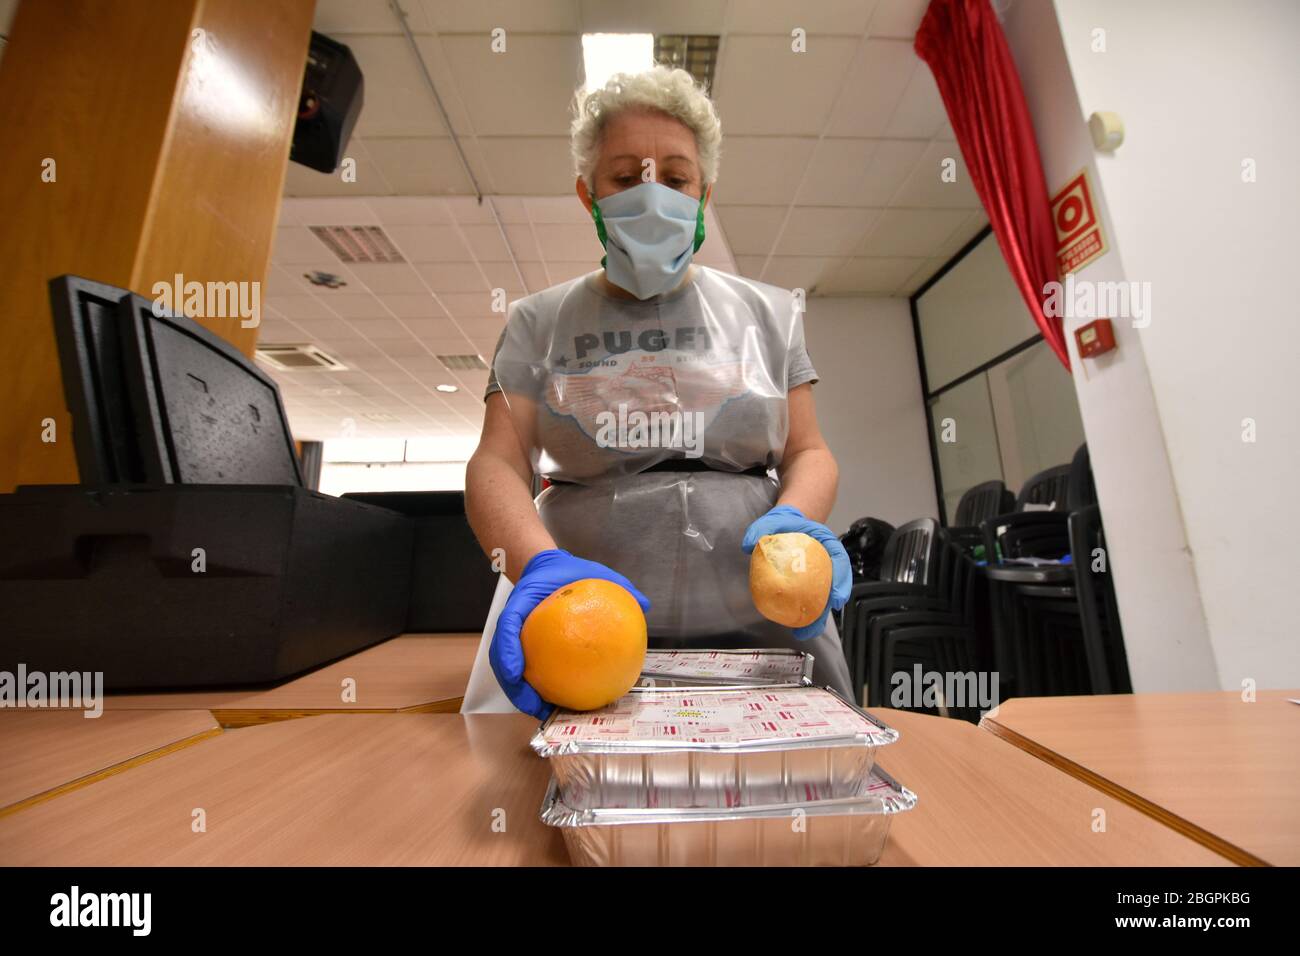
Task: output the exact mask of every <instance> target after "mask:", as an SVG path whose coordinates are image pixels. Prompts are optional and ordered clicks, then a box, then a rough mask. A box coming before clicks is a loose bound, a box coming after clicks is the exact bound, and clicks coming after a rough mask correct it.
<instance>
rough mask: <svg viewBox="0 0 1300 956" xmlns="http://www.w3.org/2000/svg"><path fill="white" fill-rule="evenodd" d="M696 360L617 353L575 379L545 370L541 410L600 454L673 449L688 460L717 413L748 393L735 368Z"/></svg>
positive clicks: (693, 356)
mask: <svg viewBox="0 0 1300 956" xmlns="http://www.w3.org/2000/svg"><path fill="white" fill-rule="evenodd" d="M737 351H739V350H737ZM700 357H701V356H700V355H699V353H687V352H680V351H677V350H675V349H674V350H666V351H660V352H653V353H644V352H625V353H623V354H619V355H607V356H605V357H603V358H601V359H600V360H599V361H597V362H593V363H591V365H590V367H588V368H586V369H583V370H582V371H580V372H573V373H568V374H565V373H562V372H558V371H553V372H552V374H551V381H550V387H549V388H548V389H547V395H546V404H547V407H548V408H550V409H551V411H553V412H555V413H556V414H558V415H564V416H567V417H571V418H572V419H573V420H574V421H575V422H576V424H577V425H578V427H579V428H581V429H582V431H583V433H584V434H585V435H586V436H587V437H588V438H590V439H591V440H592V441H594V442H596V443H597V444H598V445H599V446H601V447H604V448H623V449H637V448H651V447H653V448H679V449H681V450H683V451H685V452H686V453H687V455H690V456H692V457H694V456H693V455H692V452H693V451H696V450H697V449H698V448H699V447H700V438H701V436H702V434H703V430H704V429H706V428H707V427H708V426H709V424H710V423H712V421H713V420H714V419H715V418H716V417H717V415H718V412H719V410H720V409H721V408H722V406H723V405H724V404H726V402H728V401H729V400H731V399H733V398H736V397H738V396H741V395H744V394H745V393H746V392H747V391H748V387H747V385H746V383H745V373H744V366H743V364H742V363H741V362H740V361H737V360H734V359H731V358H728V359H726V360H721V361H716V362H710V363H708V364H705V363H703V362H700V361H698V359H699V358H700Z"/></svg>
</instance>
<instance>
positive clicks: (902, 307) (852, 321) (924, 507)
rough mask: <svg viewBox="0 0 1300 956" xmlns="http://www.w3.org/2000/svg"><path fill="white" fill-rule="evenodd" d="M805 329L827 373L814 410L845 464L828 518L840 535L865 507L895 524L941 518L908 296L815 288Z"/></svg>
mask: <svg viewBox="0 0 1300 956" xmlns="http://www.w3.org/2000/svg"><path fill="white" fill-rule="evenodd" d="M804 336H805V338H806V340H807V344H808V354H809V355H810V356H811V357H812V361H813V365H814V366H816V368H817V374H818V375H819V376H820V379H821V380H820V381H819V382H818V383H817V384H816V385H814V386H813V396H814V397H815V399H816V401H817V418H818V421H819V422H820V423H821V429H822V434H823V435H824V436H825V437H826V441H827V443H828V444H829V445H830V448H831V451H832V452H834V454H835V458H836V460H837V461H838V462H839V466H840V493H839V498H838V499H837V501H836V503H835V510H834V511H832V512H831V517H830V520H829V521H828V522H827V524H828V525H829V526H830V528H831V529H832V530H833V531H835V533H836V534H843V533H844V532H845V531H847V530H848V528H849V525H850V524H852V523H853V522H854V521H855V520H857V519H858V518H862V517H865V516H867V515H871V516H873V517H876V518H883V519H884V520H886V521H888V522H890V523H891V524H895V525H898V524H902V523H903V522H905V521H910V520H912V519H913V518H927V517H928V518H935V517H938V511H937V508H936V505H935V496H934V471H933V468H932V466H931V463H930V444H929V437H928V435H927V433H926V423H925V405H924V403H923V401H922V398H921V376H920V371H919V369H918V366H917V361H916V344H915V340H914V338H913V335H912V318H911V312H910V311H909V309H908V304H907V301H906V300H905V299H883V298H858V297H852V298H849V297H846V298H834V297H825V298H823V297H816V296H814V297H813V298H811V299H809V300H808V312H807V314H806V315H805V316H804Z"/></svg>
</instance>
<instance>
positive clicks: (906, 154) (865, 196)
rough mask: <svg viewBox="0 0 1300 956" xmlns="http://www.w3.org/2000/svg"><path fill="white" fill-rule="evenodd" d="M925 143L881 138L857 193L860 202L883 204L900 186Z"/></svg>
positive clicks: (886, 203)
mask: <svg viewBox="0 0 1300 956" xmlns="http://www.w3.org/2000/svg"><path fill="white" fill-rule="evenodd" d="M925 150H926V144H925V143H922V142H920V141H918V140H909V139H882V140H877V141H876V149H875V151H874V152H873V153H872V154H871V162H869V163H868V164H867V168H866V177H865V179H864V181H863V183H862V187H861V192H860V195H861V197H862V203H861V204H862V205H864V206H885V205H888V204H889V203H890V201H891V200H892V199H893V197H894V195H895V194H896V193H897V192H898V191H899V190H900V189H901V188H902V186H903V183H904V182H906V181H907V177H908V176H910V175H911V174H912V171H913V170H914V169H915V168H916V164H917V163H918V162H919V161H920V159H921V157H922V156H923V155H924V154H925Z"/></svg>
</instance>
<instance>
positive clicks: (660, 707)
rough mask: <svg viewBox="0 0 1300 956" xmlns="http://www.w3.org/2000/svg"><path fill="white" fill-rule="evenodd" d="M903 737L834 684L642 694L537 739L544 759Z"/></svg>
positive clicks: (541, 732) (572, 716)
mask: <svg viewBox="0 0 1300 956" xmlns="http://www.w3.org/2000/svg"><path fill="white" fill-rule="evenodd" d="M897 739H898V731H896V730H894V729H893V728H891V727H888V726H886V725H885V724H883V723H881V722H880V721H879V720H877V719H876V718H875V717H873V716H872V715H871V714H868V713H867V712H866V711H864V710H862V709H861V708H860V707H858V706H857V705H856V704H853V703H851V702H849V701H847V700H845V699H844V698H843V697H841V696H840V695H839V694H837V693H836V692H835V691H834V690H832V689H831V688H829V687H693V688H683V687H677V688H665V689H659V688H656V689H645V688H643V689H641V690H639V691H635V692H633V693H630V694H627V695H625V696H623V697H622V698H620V699H619V700H617V701H615V702H614V703H612V704H610V705H609V706H607V707H603V708H601V709H600V710H592V711H585V712H578V711H571V710H563V709H557V710H556V711H555V712H554V713H553V714H551V716H550V717H549V718H547V720H546V722H545V723H544V724H542V726H541V727H540V728H539V729H538V731H537V733H536V734H535V735H534V736H533V739H532V742H531V743H532V747H533V749H534V750H535V751H537V753H538V754H540V755H541V756H543V757H558V756H566V755H570V754H646V753H666V752H676V751H682V750H713V751H727V752H737V753H748V752H759V751H772V750H791V749H802V748H806V747H853V746H857V747H878V746H883V745H885V744H891V743H893V742H894V741H895V740H897Z"/></svg>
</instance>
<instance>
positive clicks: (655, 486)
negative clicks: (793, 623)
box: [467, 266, 856, 704]
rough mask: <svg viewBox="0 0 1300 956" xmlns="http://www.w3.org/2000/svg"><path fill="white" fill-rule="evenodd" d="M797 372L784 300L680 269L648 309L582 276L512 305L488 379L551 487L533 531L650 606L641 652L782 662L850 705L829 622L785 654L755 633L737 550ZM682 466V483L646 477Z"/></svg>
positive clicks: (777, 640)
mask: <svg viewBox="0 0 1300 956" xmlns="http://www.w3.org/2000/svg"><path fill="white" fill-rule="evenodd" d="M792 363H793V364H792ZM800 363H802V365H801V364H800ZM795 366H799V367H800V368H805V367H806V369H807V370H808V372H811V364H810V363H808V359H807V353H806V350H805V349H804V345H803V325H802V321H801V314H800V312H799V311H798V310H797V308H796V304H795V302H794V299H793V296H792V295H791V293H790V292H788V291H786V290H783V289H778V288H776V287H774V286H769V285H766V284H763V283H758V282H753V281H751V280H747V279H743V278H741V277H738V276H733V275H729V274H726V273H721V272H718V271H716V270H713V269H708V268H705V267H699V266H693V267H692V272H691V275H690V278H689V280H688V281H687V282H686V283H684V284H683V286H682V287H680V288H679V289H676V290H674V291H673V292H670V293H666V294H664V295H661V296H656V297H654V298H653V299H649V300H625V299H619V298H615V297H612V296H610V295H609V294H608V293H607V292H604V291H602V286H601V285H600V283H599V273H592V274H590V275H588V276H584V277H581V278H579V279H576V280H572V281H570V282H567V283H562V284H561V285H559V286H554V287H552V288H550V289H547V290H544V291H543V292H541V293H538V294H537V295H534V296H529V297H527V298H524V299H521V300H519V301H517V302H516V303H514V304H513V305H512V308H511V313H510V318H509V321H508V322H507V326H506V331H505V333H504V335H503V336H502V341H501V344H500V346H499V347H498V349H497V354H496V356H495V359H494V361H493V380H494V381H495V382H497V383H498V384H499V386H500V388H501V392H502V394H503V395H504V397H505V399H506V403H507V406H508V408H509V411H510V417H511V421H512V422H513V423H514V426H515V430H516V432H517V434H518V436H519V438H520V442H521V445H522V446H523V448H524V449H525V450H526V453H527V454H528V457H529V460H530V462H531V463H532V465H533V468H534V470H535V471H536V472H537V473H538V474H543V475H546V476H547V477H549V478H550V479H551V480H552V481H553V482H555V484H553V485H552V486H551V487H550V488H547V489H546V490H545V491H544V492H543V493H542V494H541V495H540V496H539V497H538V499H537V504H538V511H539V513H540V515H541V518H542V522H543V523H544V524H545V525H546V528H547V530H548V531H549V532H550V534H551V536H552V537H553V538H554V539H555V541H556V543H557V545H558V546H559V547H561V548H564V549H565V550H567V551H571V552H572V553H573V554H575V555H579V556H581V557H584V558H587V559H589V560H592V561H599V562H600V563H602V564H605V565H607V566H609V567H611V568H613V569H614V570H616V571H618V572H620V573H622V574H624V575H626V576H627V577H628V578H629V579H630V580H631V581H632V582H633V583H634V584H635V585H636V586H637V587H638V588H640V589H641V590H642V591H643V592H644V593H645V594H646V596H647V597H649V598H650V600H651V602H652V607H651V610H650V613H649V615H648V616H647V622H648V624H649V633H650V640H651V645H652V646H658V647H690V646H694V647H797V648H798V649H800V650H804V651H807V652H809V653H811V654H813V655H814V657H815V670H814V676H815V678H816V679H817V680H818V681H819V682H820V683H825V684H830V685H832V686H834V687H835V688H836V689H837V690H839V691H841V692H842V693H844V694H845V695H846V696H849V697H850V698H852V697H855V696H856V695H854V694H852V692H851V690H850V688H849V684H850V680H849V674H848V667H847V664H846V663H845V660H844V653H843V650H842V649H841V646H840V641H839V636H838V634H837V633H836V632H835V629H834V624H833V623H831V624H829V626H828V630H827V632H825V633H823V634H822V635H820V636H818V637H816V638H813V639H812V640H809V641H796V640H795V639H794V636H793V634H792V632H791V631H790V630H789V629H788V628H785V627H782V626H780V625H778V624H774V623H772V622H770V621H767V620H766V619H764V618H763V617H762V616H761V615H760V614H759V613H758V611H757V610H756V609H755V608H754V603H753V600H752V598H751V597H750V594H749V556H748V555H746V554H745V553H744V552H742V551H741V549H740V542H741V539H742V538H743V537H744V534H745V530H746V529H747V528H748V527H749V525H750V523H751V522H753V521H754V519H756V518H758V517H760V516H761V515H763V514H764V513H766V512H767V511H768V510H769V509H770V508H771V507H772V506H773V505H774V504H775V503H776V499H777V494H778V485H777V483H776V481H775V480H774V479H773V478H771V477H768V475H767V474H766V472H767V471H771V470H775V468H776V467H777V465H779V464H780V460H781V454H782V452H783V451H784V449H785V443H786V437H787V435H788V431H789V419H788V405H787V383H788V382H789V381H790V379H791V374H792V368H794V367H795ZM683 460H687V461H688V463H689V465H690V467H691V468H693V469H696V470H691V471H661V470H655V471H647V470H646V469H649V468H672V467H675V466H676V465H680V464H681V463H682V461H683ZM755 471H757V472H759V474H754V473H753V472H755ZM746 472H750V473H746ZM485 635H486V631H485ZM480 656H484V655H480ZM467 704H468V699H467Z"/></svg>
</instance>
